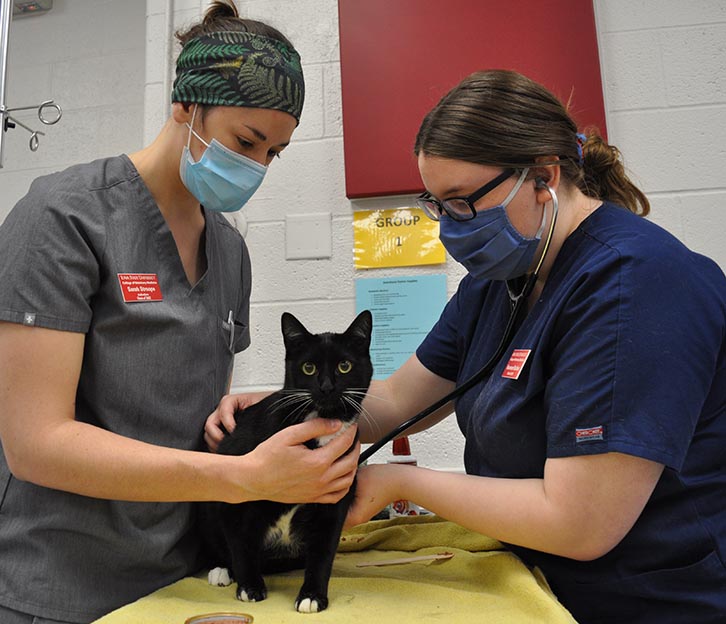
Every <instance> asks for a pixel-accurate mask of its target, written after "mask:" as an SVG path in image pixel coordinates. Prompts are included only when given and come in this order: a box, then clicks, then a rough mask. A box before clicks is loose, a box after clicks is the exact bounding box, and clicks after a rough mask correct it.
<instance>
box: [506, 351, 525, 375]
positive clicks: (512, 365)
mask: <svg viewBox="0 0 726 624" xmlns="http://www.w3.org/2000/svg"><path fill="white" fill-rule="evenodd" d="M530 353H532V350H531V349H515V350H514V351H512V357H510V358H509V362H507V365H506V367H505V368H504V372H503V373H502V377H506V378H507V379H519V375H520V374H521V373H522V369H523V368H524V365H525V364H526V362H527V358H528V357H529V354H530Z"/></svg>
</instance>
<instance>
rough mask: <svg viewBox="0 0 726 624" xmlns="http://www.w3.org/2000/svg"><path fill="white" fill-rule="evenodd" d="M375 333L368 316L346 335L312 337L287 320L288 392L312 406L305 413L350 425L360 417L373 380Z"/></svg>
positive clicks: (361, 317) (284, 323) (284, 329)
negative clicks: (361, 406) (306, 400)
mask: <svg viewBox="0 0 726 624" xmlns="http://www.w3.org/2000/svg"><path fill="white" fill-rule="evenodd" d="M372 327H373V321H372V316H371V313H370V312H369V311H368V310H365V311H364V312H361V313H360V314H359V315H358V316H357V317H356V319H355V320H354V321H353V322H352V323H351V325H350V327H348V329H347V330H346V331H345V332H343V333H342V334H335V333H323V334H311V333H310V332H308V331H307V329H305V327H304V326H303V325H302V323H300V321H298V320H297V319H296V318H295V317H294V316H293V315H292V314H289V313H287V312H285V313H284V314H283V315H282V335H283V337H284V340H285V349H286V356H285V389H286V390H289V391H295V392H302V393H304V394H305V398H306V399H309V400H310V401H311V403H310V404H309V409H308V407H306V408H305V411H310V410H313V409H314V410H315V411H317V412H318V415H319V416H321V417H323V418H337V419H340V420H342V421H344V422H348V421H350V420H353V419H355V418H356V417H357V415H358V412H359V410H360V402H361V401H362V400H363V397H364V396H365V393H366V390H367V389H368V386H369V384H370V381H371V376H372V375H373V365H372V364H371V358H370V353H369V350H370V343H371V331H372Z"/></svg>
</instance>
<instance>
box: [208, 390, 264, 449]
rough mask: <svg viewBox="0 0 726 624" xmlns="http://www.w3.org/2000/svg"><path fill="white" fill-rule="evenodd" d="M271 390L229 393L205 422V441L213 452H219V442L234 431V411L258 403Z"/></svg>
mask: <svg viewBox="0 0 726 624" xmlns="http://www.w3.org/2000/svg"><path fill="white" fill-rule="evenodd" d="M269 394H270V392H248V393H245V394H227V395H225V396H223V397H222V400H221V401H220V402H219V405H217V409H215V410H214V411H213V412H212V413H211V414H210V415H209V416H208V417H207V421H206V423H205V424H204V441H205V442H206V444H207V448H208V449H209V450H210V451H212V452H213V453H216V452H217V448H219V443H220V442H221V441H222V439H223V438H224V436H225V435H227V432H229V433H232V432H233V431H234V428H235V426H236V423H235V420H234V413H235V411H237V410H244V409H247V408H248V407H249V406H250V405H254V404H255V403H258V402H259V401H261V400H262V399H264V398H265V397H266V396H268V395H269Z"/></svg>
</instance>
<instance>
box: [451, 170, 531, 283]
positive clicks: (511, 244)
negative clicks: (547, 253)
mask: <svg viewBox="0 0 726 624" xmlns="http://www.w3.org/2000/svg"><path fill="white" fill-rule="evenodd" d="M527 172H528V169H525V170H524V171H522V174H521V175H520V176H519V179H518V180H517V183H516V184H515V185H514V188H513V189H512V191H511V192H510V193H509V195H507V197H506V198H505V199H504V201H503V202H502V203H501V204H499V205H498V206H493V207H492V208H486V209H485V210H482V211H480V212H478V213H477V215H476V216H475V217H474V218H473V219H471V220H469V221H455V220H454V219H452V218H451V217H449V216H448V215H446V214H443V215H442V216H441V220H440V221H439V238H440V239H441V242H442V243H443V245H444V247H445V248H446V250H447V251H448V252H449V253H450V254H451V256H452V257H453V258H454V260H456V261H457V262H459V263H461V264H462V265H464V267H465V268H466V270H467V271H469V273H471V275H472V276H473V277H476V278H482V279H492V280H508V279H513V278H515V277H519V276H521V275H524V274H525V273H526V272H527V269H529V267H530V265H531V264H532V259H533V258H534V253H535V251H536V250H537V245H538V244H539V241H540V237H541V236H542V232H543V230H544V226H545V214H544V209H543V213H542V224H541V225H540V228H539V230H538V232H537V234H536V235H535V237H534V238H526V237H525V236H522V235H521V234H520V233H519V232H518V231H517V230H516V228H515V227H514V226H513V225H512V223H511V221H510V220H509V217H507V211H506V208H507V205H508V204H509V202H510V201H512V198H513V197H514V196H515V195H516V193H517V191H518V190H519V189H520V187H521V186H522V184H523V182H524V179H525V177H526V175H527Z"/></svg>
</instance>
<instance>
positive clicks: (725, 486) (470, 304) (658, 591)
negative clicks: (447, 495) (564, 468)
mask: <svg viewBox="0 0 726 624" xmlns="http://www.w3.org/2000/svg"><path fill="white" fill-rule="evenodd" d="M508 312H509V301H508V296H507V292H506V287H505V284H504V283H501V282H487V281H483V280H474V279H472V278H471V277H470V276H466V277H465V278H464V279H463V280H462V282H461V284H460V286H459V289H458V291H457V293H456V294H455V296H454V297H453V298H452V300H451V301H450V302H449V304H448V305H447V307H446V308H445V310H444V312H443V314H442V317H441V319H440V320H439V322H438V323H437V325H436V326H435V327H434V329H433V330H432V332H431V333H430V334H429V336H428V337H427V338H426V339H425V341H424V342H423V344H422V345H421V346H420V347H419V349H418V351H417V355H418V358H419V360H420V361H421V362H422V363H423V365H424V366H426V367H427V368H429V369H430V370H432V371H433V372H434V373H437V374H439V375H441V376H443V377H446V378H448V379H455V380H456V381H457V383H462V382H463V381H464V380H466V379H468V378H469V377H470V376H471V375H473V374H474V373H475V372H476V371H477V370H478V369H479V368H480V367H481V366H482V365H483V364H484V363H485V362H486V360H487V359H488V358H489V356H490V355H491V353H493V352H494V349H495V348H496V345H497V343H498V341H499V339H500V336H501V335H502V332H503V331H504V325H505V323H506V319H507V316H508ZM725 336H726V278H725V277H724V275H723V272H722V271H721V270H720V269H719V268H718V266H717V265H716V264H715V263H713V262H712V261H711V260H709V259H707V258H705V257H703V256H701V255H699V254H696V253H693V252H691V251H690V250H688V249H687V248H686V247H684V246H683V245H682V244H681V243H680V242H679V241H678V240H676V239H675V238H674V237H672V236H671V235H670V234H668V233H667V232H665V231H664V230H662V229H661V228H659V227H658V226H656V225H654V224H653V223H650V222H649V221H647V220H646V219H643V218H641V217H637V216H635V215H633V214H632V213H630V212H628V211H626V210H624V209H622V208H620V207H617V206H615V205H612V204H607V203H605V204H604V205H603V206H602V207H600V208H599V209H598V210H597V211H595V212H594V213H593V214H592V215H591V216H590V217H589V218H588V219H586V220H585V221H584V222H583V223H582V224H581V225H580V227H579V228H578V229H577V230H576V231H575V232H574V233H573V234H572V235H571V236H570V237H569V238H568V239H567V241H566V242H565V244H564V245H563V247H562V249H561V250H560V253H559V254H558V256H557V259H556V261H555V263H554V265H553V267H552V270H551V272H550V275H549V277H548V280H547V283H546V285H545V288H544V290H543V292H542V295H541V297H540V299H539V300H538V301H537V302H536V304H535V305H534V306H533V307H532V309H531V311H530V313H529V314H528V316H527V317H526V318H525V319H524V320H523V321H521V323H520V325H519V326H518V328H517V331H516V333H515V336H514V338H513V340H512V343H511V344H510V346H509V348H508V350H507V351H506V352H505V355H504V357H503V358H502V360H501V361H500V363H499V365H498V366H497V367H496V368H495V369H494V371H493V373H492V374H491V375H490V377H489V378H487V379H485V380H484V381H483V382H482V383H480V384H479V385H478V386H476V387H475V388H474V389H472V390H471V391H469V392H468V393H466V394H465V395H464V396H463V397H461V398H460V399H459V401H458V402H457V405H456V414H457V419H458V421H459V425H460V427H461V429H462V432H463V433H464V435H465V437H466V446H465V465H466V469H467V472H469V473H471V474H478V475H486V476H494V477H507V478H542V477H543V474H544V464H545V461H546V460H547V459H548V458H559V457H571V456H577V455H589V454H598V453H607V452H620V453H626V454H630V455H635V456H638V457H643V458H646V459H649V460H653V461H656V462H658V463H662V464H664V465H665V470H664V472H663V476H662V477H661V479H660V481H659V483H658V485H657V486H656V489H655V491H654V493H653V495H652V497H651V499H650V500H649V502H648V504H647V505H646V508H645V510H644V511H643V513H642V515H641V517H640V518H639V519H638V521H637V522H636V524H635V526H634V527H633V529H632V530H631V531H630V533H629V534H628V535H627V536H626V537H625V539H624V540H623V541H622V542H621V543H620V544H619V545H618V546H616V547H615V548H614V549H613V550H612V551H611V552H610V553H608V554H607V555H605V556H604V557H601V558H600V559H598V560H596V561H593V562H577V561H573V560H568V559H565V558H562V557H556V556H553V555H547V554H544V553H539V552H536V551H531V550H529V549H524V548H519V547H515V546H512V550H513V551H514V552H515V553H517V554H518V555H519V556H520V557H522V558H523V559H524V560H525V561H526V562H527V563H528V564H530V565H537V566H539V567H540V568H541V569H542V570H543V571H544V572H545V575H546V576H547V579H548V581H549V582H550V584H551V585H552V587H553V589H554V591H555V592H556V593H557V595H558V597H559V598H560V600H561V601H562V602H563V604H565V606H566V607H567V608H568V609H570V611H571V612H572V613H573V615H574V616H575V618H576V619H578V621H583V622H595V621H614V620H613V618H616V619H617V618H620V621H625V619H627V621H629V622H659V621H668V622H680V621H683V622H719V621H725V620H724V618H726V565H725V563H724V562H725V561H726V508H724V505H723V500H724V498H725V497H726V471H725V470H724V464H723V449H724V448H726V343H725ZM674 603H677V604H678V605H679V606H678V607H677V609H676V611H674V612H672V608H673V604H674ZM679 613H680V614H681V615H679ZM678 618H682V619H678Z"/></svg>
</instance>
